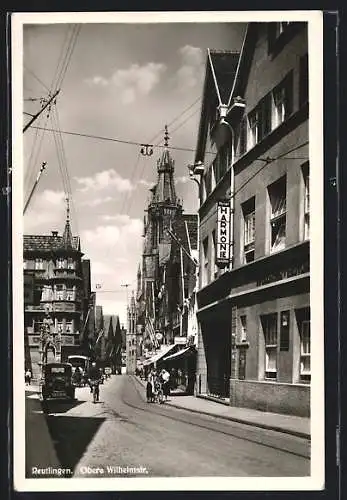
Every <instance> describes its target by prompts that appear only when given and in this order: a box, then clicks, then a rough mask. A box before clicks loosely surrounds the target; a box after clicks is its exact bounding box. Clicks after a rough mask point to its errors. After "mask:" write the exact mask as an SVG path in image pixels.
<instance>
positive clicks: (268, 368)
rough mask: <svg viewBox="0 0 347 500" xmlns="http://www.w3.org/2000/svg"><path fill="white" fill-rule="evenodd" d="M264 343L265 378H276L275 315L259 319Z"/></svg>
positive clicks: (267, 315)
mask: <svg viewBox="0 0 347 500" xmlns="http://www.w3.org/2000/svg"><path fill="white" fill-rule="evenodd" d="M261 323H262V328H263V334H264V341H265V378H269V379H275V378H276V377H277V314H276V313H274V314H266V315H264V316H262V317H261Z"/></svg>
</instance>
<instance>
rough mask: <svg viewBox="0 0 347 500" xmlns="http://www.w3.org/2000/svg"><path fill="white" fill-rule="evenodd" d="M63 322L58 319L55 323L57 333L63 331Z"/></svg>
mask: <svg viewBox="0 0 347 500" xmlns="http://www.w3.org/2000/svg"><path fill="white" fill-rule="evenodd" d="M63 326H64V325H63V322H62V321H58V323H57V332H58V333H63Z"/></svg>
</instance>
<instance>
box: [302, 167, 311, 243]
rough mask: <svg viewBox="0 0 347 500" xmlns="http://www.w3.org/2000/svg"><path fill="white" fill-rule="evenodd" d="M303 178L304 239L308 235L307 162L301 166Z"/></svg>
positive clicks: (308, 197)
mask: <svg viewBox="0 0 347 500" xmlns="http://www.w3.org/2000/svg"><path fill="white" fill-rule="evenodd" d="M302 175H303V179H304V239H305V240H308V239H309V237H310V176H309V166H308V163H306V164H305V165H303V167H302Z"/></svg>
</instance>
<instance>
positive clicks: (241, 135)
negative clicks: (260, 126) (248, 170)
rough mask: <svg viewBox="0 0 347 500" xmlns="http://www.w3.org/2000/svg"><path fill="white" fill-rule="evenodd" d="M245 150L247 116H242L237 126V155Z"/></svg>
mask: <svg viewBox="0 0 347 500" xmlns="http://www.w3.org/2000/svg"><path fill="white" fill-rule="evenodd" d="M246 151H247V117H246V116H245V117H243V119H242V121H241V123H240V128H239V155H240V156H242V155H243V154H244V153H245V152H246Z"/></svg>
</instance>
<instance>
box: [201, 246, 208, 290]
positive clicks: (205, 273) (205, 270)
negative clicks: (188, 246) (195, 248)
mask: <svg viewBox="0 0 347 500" xmlns="http://www.w3.org/2000/svg"><path fill="white" fill-rule="evenodd" d="M202 249H203V266H204V267H203V270H202V286H205V285H207V283H208V238H205V239H204V241H203V242H202Z"/></svg>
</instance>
